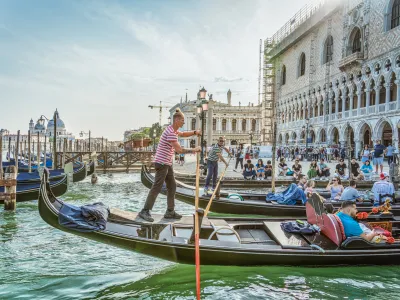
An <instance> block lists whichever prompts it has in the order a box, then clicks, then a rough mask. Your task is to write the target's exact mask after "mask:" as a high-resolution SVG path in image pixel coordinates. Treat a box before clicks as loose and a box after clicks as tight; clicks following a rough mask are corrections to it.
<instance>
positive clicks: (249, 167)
mask: <svg viewBox="0 0 400 300" xmlns="http://www.w3.org/2000/svg"><path fill="white" fill-rule="evenodd" d="M243 169H244V170H243V177H244V179H246V180H247V179H250V178H248V177H251V179H255V178H256V171H255V170H254V165H253V164H252V163H251V159H248V160H247V163H246V164H245V165H244V167H243Z"/></svg>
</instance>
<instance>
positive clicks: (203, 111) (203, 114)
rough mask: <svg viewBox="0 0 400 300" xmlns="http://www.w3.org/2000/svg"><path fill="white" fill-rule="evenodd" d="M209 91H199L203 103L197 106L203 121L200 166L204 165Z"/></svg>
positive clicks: (203, 89)
mask: <svg viewBox="0 0 400 300" xmlns="http://www.w3.org/2000/svg"><path fill="white" fill-rule="evenodd" d="M206 94H207V90H206V89H205V88H204V87H203V88H202V89H201V90H200V91H199V98H200V100H201V102H200V103H199V104H198V105H197V114H198V115H199V118H200V120H201V138H200V146H201V153H200V164H201V165H204V120H205V118H206V113H207V111H208V101H207V100H206V99H205V97H206Z"/></svg>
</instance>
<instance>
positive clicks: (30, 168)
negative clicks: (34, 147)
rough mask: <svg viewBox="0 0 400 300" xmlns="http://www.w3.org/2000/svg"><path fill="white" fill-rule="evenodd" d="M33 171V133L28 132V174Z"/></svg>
mask: <svg viewBox="0 0 400 300" xmlns="http://www.w3.org/2000/svg"><path fill="white" fill-rule="evenodd" d="M31 171H32V159H31V131H30V130H28V172H29V173H30V172H31Z"/></svg>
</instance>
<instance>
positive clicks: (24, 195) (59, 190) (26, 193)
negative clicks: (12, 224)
mask: <svg viewBox="0 0 400 300" xmlns="http://www.w3.org/2000/svg"><path fill="white" fill-rule="evenodd" d="M50 187H51V189H52V191H53V193H54V195H56V196H57V197H58V196H61V195H63V194H65V193H66V192H67V190H68V178H67V175H66V174H63V175H62V177H61V179H59V180H58V181H51V182H50ZM39 189H40V182H38V183H30V184H21V185H18V184H17V193H16V200H17V202H24V201H32V200H37V199H38V198H39ZM3 192H4V187H1V186H0V193H3ZM2 203H4V201H3V200H1V199H0V204H2Z"/></svg>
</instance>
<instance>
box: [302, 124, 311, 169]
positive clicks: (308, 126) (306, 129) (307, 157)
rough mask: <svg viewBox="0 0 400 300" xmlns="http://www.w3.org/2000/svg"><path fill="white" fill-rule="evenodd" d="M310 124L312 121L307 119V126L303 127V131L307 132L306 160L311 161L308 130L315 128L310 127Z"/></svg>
mask: <svg viewBox="0 0 400 300" xmlns="http://www.w3.org/2000/svg"><path fill="white" fill-rule="evenodd" d="M309 124H310V119H308V118H306V125H305V126H304V125H303V127H302V128H303V130H305V131H306V159H307V160H308V161H309V160H310V158H309V156H308V130H309V128H313V126H312V125H309Z"/></svg>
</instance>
